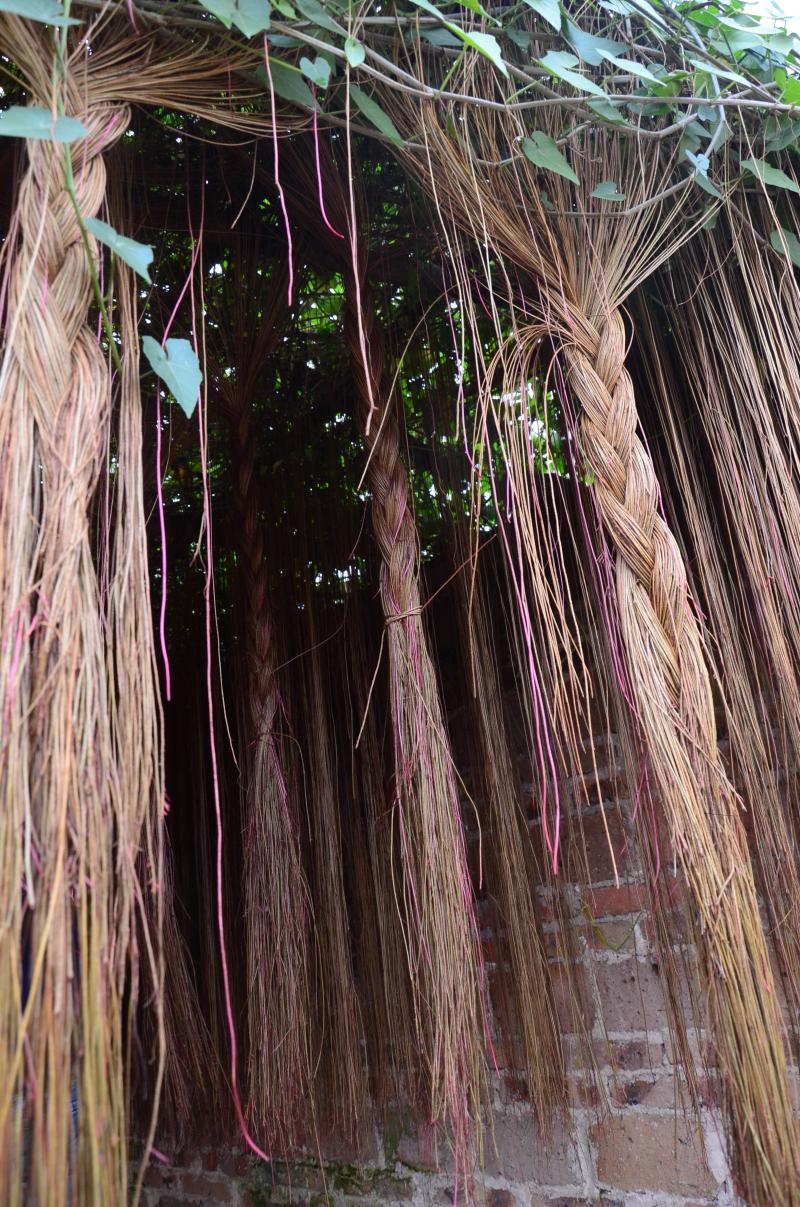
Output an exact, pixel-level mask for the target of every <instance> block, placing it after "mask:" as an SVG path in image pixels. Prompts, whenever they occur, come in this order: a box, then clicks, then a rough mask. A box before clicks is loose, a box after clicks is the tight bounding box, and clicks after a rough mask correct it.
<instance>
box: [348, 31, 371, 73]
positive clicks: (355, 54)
mask: <svg viewBox="0 0 800 1207" xmlns="http://www.w3.org/2000/svg"><path fill="white" fill-rule="evenodd" d="M344 53H345V55H346V56H347V61H348V63H349V64H350V66H351V67H360V66H361V64H362V63H363V62H364V59H365V58H366V57H367V52H366V50H365V49H364V47H363V46H362V45H361V43H360V42H357V41H356V39H355V38H348V39H347V40H346V41H345V44H344Z"/></svg>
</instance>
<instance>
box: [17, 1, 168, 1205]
mask: <svg viewBox="0 0 800 1207" xmlns="http://www.w3.org/2000/svg"><path fill="white" fill-rule="evenodd" d="M2 33H3V35H4V39H3V41H4V49H5V50H6V51H7V52H8V53H11V55H12V57H13V58H14V59H15V61H17V62H18V63H19V64H20V65H21V68H22V70H23V72H24V73H25V77H26V82H27V84H28V87H29V89H30V91H31V96H32V99H34V100H35V101H36V102H37V103H39V104H44V105H46V106H47V107H48V108H50V107H51V106H52V104H53V95H52V77H51V67H52V48H51V44H50V43H49V42H48V41H47V40H46V39H45V36H44V35H43V34H40V32H39V30H38V27H37V29H36V30H32V29H31V27H30V26H29V25H28V24H26V23H25V22H21V21H18V20H16V19H14V18H6V20H5V22H4V24H3V26H2ZM87 61H88V62H89V63H91V60H87ZM87 71H88V74H87V75H86V76H84V77H82V78H81V79H80V80H78V79H76V78H75V77H74V76H73V75H72V74H71V72H70V69H69V66H65V67H64V73H63V76H61V77H60V78H59V84H60V87H61V97H62V98H63V101H64V105H65V108H66V110H67V112H69V113H80V114H81V116H82V119H83V120H84V123H85V125H86V126H87V129H88V133H87V134H86V135H85V136H84V137H82V138H81V139H79V140H77V141H76V142H74V143H73V144H72V145H71V148H70V152H69V154H70V155H71V165H72V171H70V168H69V165H68V163H67V161H66V158H65V157H66V155H67V154H68V153H67V152H66V151H65V148H64V147H63V146H62V145H59V144H57V143H55V142H49V141H32V142H29V143H28V144H27V148H26V151H27V168H26V170H25V174H24V177H23V179H22V182H21V185H20V189H19V193H18V197H17V204H16V213H17V216H18V226H19V238H18V241H17V243H16V245H15V246H14V248H13V250H12V251H11V254H10V259H9V288H8V322H7V336H6V345H5V349H4V360H3V366H2V370H1V371H0V414H2V415H3V429H2V432H3V435H2V442H3V448H4V452H5V453H8V454H9V455H10V463H11V467H12V474H13V481H14V482H15V484H16V486H17V487H19V488H20V493H19V494H18V495H15V494H13V493H10V492H7V491H4V492H3V495H2V515H1V516H0V528H1V529H2V533H3V538H2V539H3V541H4V549H3V552H2V554H1V555H0V564H2V565H3V567H4V570H3V579H2V582H0V600H1V601H2V602H1V606H2V608H3V614H2V618H1V619H0V633H1V634H2V648H3V658H4V665H3V668H2V670H3V673H2V675H0V680H2V682H1V683H0V692H2V699H1V700H0V713H1V714H2V717H3V729H4V733H5V734H6V735H7V736H6V738H5V739H4V751H3V758H2V797H3V800H4V808H3V810H2V815H3V825H2V831H1V832H0V839H1V841H2V854H1V855H0V867H2V884H0V893H1V894H2V901H3V917H4V918H5V919H10V920H11V922H12V927H11V929H10V930H8V931H6V933H5V935H4V938H3V940H2V943H1V944H0V959H2V961H3V966H2V968H0V979H1V980H2V984H3V985H4V986H5V987H7V988H6V991H4V994H3V997H4V998H6V997H8V998H9V999H10V1002H11V1003H12V1005H11V1008H10V1009H9V1008H8V1007H4V1011H5V1018H4V1026H3V1028H2V1032H0V1152H2V1156H3V1166H2V1167H3V1172H4V1188H5V1190H6V1192H7V1195H8V1199H7V1201H9V1202H12V1203H14V1202H19V1201H20V1199H21V1198H22V1197H23V1190H22V1185H23V1182H24V1183H26V1186H25V1191H24V1195H25V1197H26V1201H35V1202H37V1203H40V1204H43V1205H48V1207H50V1205H52V1207H57V1205H58V1207H60V1205H62V1204H66V1203H67V1202H68V1201H77V1202H81V1203H87V1204H90V1203H94V1204H100V1203H102V1204H108V1205H111V1207H113V1205H114V1204H122V1203H125V1202H127V1200H128V1197H129V1195H128V1179H129V1168H128V1150H127V1137H128V1120H127V1087H126V1065H127V1059H126V1043H127V1041H128V1039H129V1036H128V1035H127V1034H126V1026H125V1020H126V1013H127V1011H128V1010H129V1009H130V1008H131V1005H132V1002H131V998H130V992H131V989H133V990H134V992H135V989H136V985H137V981H136V977H135V975H134V976H133V979H132V980H131V979H129V977H130V972H131V961H132V958H133V953H134V952H135V951H136V933H135V932H136V926H137V912H138V911H137V903H139V902H140V899H141V886H140V885H139V884H138V882H137V875H138V871H137V866H136V848H137V846H138V843H139V836H140V831H141V826H142V823H143V812H145V811H146V810H147V808H148V807H150V806H152V804H153V798H152V794H151V791H150V788H151V783H150V782H148V784H147V789H148V790H147V792H146V794H145V797H144V800H143V801H142V800H140V799H131V797H130V795H129V793H128V787H129V782H128V780H127V779H126V775H127V774H128V772H129V771H130V772H131V773H132V774H134V775H136V769H135V768H134V769H123V768H122V767H121V765H120V763H121V760H123V759H124V758H125V754H126V750H127V749H128V747H129V743H130V740H131V730H130V727H131V726H134V727H135V726H137V725H138V724H139V720H140V719H141V718H142V717H144V718H145V725H146V727H147V729H148V730H149V736H148V735H147V734H145V735H143V736H144V737H145V740H147V741H150V740H151V739H152V733H153V726H154V725H157V715H154V713H153V708H154V703H153V698H152V664H151V661H150V657H149V653H150V651H149V649H148V648H146V647H147V640H148V639H147V635H146V630H144V631H143V630H141V629H140V630H139V635H140V636H142V634H143V632H144V636H143V640H144V647H145V648H142V647H141V646H137V645H136V644H135V643H134V644H132V645H131V646H130V647H129V649H128V650H127V653H124V652H123V651H121V650H120V651H118V652H117V653H118V656H120V657H126V656H127V657H128V658H130V660H131V663H132V664H135V667H134V670H133V673H132V676H131V678H132V681H134V682H136V683H139V682H141V683H142V684H143V687H142V688H141V693H142V694H141V696H138V697H137V700H136V701H134V702H133V703H132V706H131V708H129V709H123V710H122V711H120V712H117V711H116V709H115V693H116V691H117V688H118V684H117V682H116V681H115V679H114V678H113V676H112V677H109V675H108V665H109V664H108V663H107V647H106V641H107V632H106V629H105V625H104V607H105V601H104V599H103V598H102V588H101V583H100V582H99V581H98V575H97V569H96V563H95V555H94V550H93V545H92V531H91V527H90V509H91V507H92V503H93V497H94V492H95V489H96V486H97V483H98V480H99V478H100V475H101V472H102V468H103V465H104V464H105V458H106V455H107V449H108V444H109V432H110V423H111V414H112V394H111V376H110V373H109V365H108V363H107V359H106V356H105V354H104V352H103V349H102V347H101V346H100V343H99V341H98V338H97V332H96V330H92V328H91V327H90V326H89V323H88V319H89V308H90V304H91V301H92V297H93V289H92V274H93V272H94V271H95V269H96V259H97V250H96V247H95V245H94V242H93V240H92V239H91V238H90V237H89V238H88V239H85V237H84V234H83V232H82V230H81V226H80V224H79V221H78V218H77V216H76V208H77V210H79V211H80V214H81V215H82V218H83V219H84V220H85V219H88V218H90V217H93V216H95V215H96V214H98V212H99V211H100V208H101V206H102V204H103V201H104V197H105V188H106V171H105V166H104V161H103V153H104V152H105V151H106V150H107V149H108V148H109V147H110V146H112V145H113V144H114V142H115V141H116V140H117V139H118V138H119V137H120V136H121V135H122V133H123V132H124V131H125V130H126V128H127V126H128V122H129V113H128V110H127V108H126V107H125V106H124V105H122V104H119V105H117V106H112V105H108V106H107V105H94V104H92V103H91V102H92V77H91V69H87ZM87 99H88V102H89V104H88V112H87V111H86V110H85V106H86V102H87ZM65 182H66V183H65ZM71 192H72V195H70V193H71ZM87 243H88V246H87ZM4 473H5V469H4ZM26 473H27V475H28V481H27V483H26V482H25V474H26ZM132 520H133V524H134V528H135V527H136V525H137V515H136V509H135V504H134V511H133V513H132ZM138 520H139V521H140V520H141V516H140V515H139V517H138ZM139 537H141V531H139ZM120 554H121V551H120ZM7 557H9V558H10V559H11V560H10V561H8V560H7ZM123 560H124V559H123ZM106 561H107V564H108V563H109V562H110V561H111V559H106ZM120 565H121V563H120V562H119V561H117V562H116V567H117V572H118V571H119V569H120ZM139 585H140V587H141V583H140V584H139ZM116 618H117V619H116V620H115V622H114V637H115V639H122V638H123V634H124V633H125V631H126V625H125V622H124V620H123V618H122V617H121V616H120V614H119V612H118V611H117V613H116ZM140 621H141V616H140V618H139V620H138V621H137V622H136V627H138V625H139V623H140ZM9 656H10V663H9V662H5V659H6V658H8V657H9ZM134 690H135V691H138V690H139V689H138V688H134ZM158 757H159V755H158V751H157V748H156V750H153V748H152V747H151V748H150V752H149V754H148V752H147V750H145V755H144V762H143V764H142V774H143V777H144V778H145V779H146V780H148V781H150V780H151V777H152V776H153V774H154V772H153V760H154V759H155V761H156V762H157V760H158ZM145 767H146V770H145ZM161 803H162V802H161V801H159V802H158V805H157V808H158V810H160V807H161ZM156 817H157V818H158V819H160V812H158V813H157V814H156ZM159 824H160V820H157V821H156V831H155V832H151V840H150V841H149V842H148V857H152V858H154V859H155V862H156V866H155V867H153V866H148V867H146V868H143V869H142V870H144V872H145V874H146V875H147V876H148V877H149V876H154V875H155V876H157V873H158V834H157V827H158V825H159ZM131 844H133V845H132V847H131ZM157 943H158V937H157V936H154V937H153V939H152V942H151V945H150V950H149V952H148V953H147V954H144V955H143V956H142V958H144V959H149V960H150V962H151V971H152V972H153V974H154V979H155V981H156V983H157V981H158V975H159V972H158V967H159V966H158V955H157ZM126 995H127V996H126Z"/></svg>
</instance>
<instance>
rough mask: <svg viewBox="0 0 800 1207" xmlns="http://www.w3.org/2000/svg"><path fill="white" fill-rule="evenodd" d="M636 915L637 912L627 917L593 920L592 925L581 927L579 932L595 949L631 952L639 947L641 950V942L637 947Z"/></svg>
mask: <svg viewBox="0 0 800 1207" xmlns="http://www.w3.org/2000/svg"><path fill="white" fill-rule="evenodd" d="M638 917H639V915H638V914H629V915H628V917H627V918H613V919H608V918H607V919H606V920H605V921H603V922H595V923H594V925H587V926H585V927H581V934H583V935H584V936H585V937H586V941H587V943H589V945H590V946H591V947H593V948H594V949H595V950H596V951H613V952H615V953H616V952H625V953H626V954H628V953H630V954H633V953H634V952H635V951H637V950H639V949H642V950H643V944H641V942H640V943H639V948H638V949H637V936H636V922H637V919H638Z"/></svg>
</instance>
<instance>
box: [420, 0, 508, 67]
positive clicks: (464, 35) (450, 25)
mask: <svg viewBox="0 0 800 1207" xmlns="http://www.w3.org/2000/svg"><path fill="white" fill-rule="evenodd" d="M411 3H412V4H416V6H417V8H421V9H423V10H424V11H425V12H426V13H430V14H431V15H432V16H434V17H437V18H438V19H439V20H440V21H441V23H442V25H444V26H445V28H447V29H449V30H450V32H451V33H453V34H455V35H456V37H457V38H460V39H461V41H462V42H463V43H464V45H465V46H469V47H470V49H472V50H477V52H478V54H482V55H483V56H484V57H485V58H487V59H489V61H490V62H491V63H493V64H494V66H495V67H496V68H497V70H498V71H500V72H502V74H503V75H505V76H507V75H508V68H507V67H506V65H505V63H504V62H503V55H502V51H501V50H500V43H499V42H498V41H497V38H496V37H495V36H494V34H484V33H477V32H475V31H473V30H468V29H462V28H461V26H460V25H456V24H455V23H454V22H453V21H449V20H448V19H447V18H446V17H445V16H444V15H443V14H442V13H440V12H439V10H438V8H436V7H435V6H434V5H433V4H431V2H430V0H411Z"/></svg>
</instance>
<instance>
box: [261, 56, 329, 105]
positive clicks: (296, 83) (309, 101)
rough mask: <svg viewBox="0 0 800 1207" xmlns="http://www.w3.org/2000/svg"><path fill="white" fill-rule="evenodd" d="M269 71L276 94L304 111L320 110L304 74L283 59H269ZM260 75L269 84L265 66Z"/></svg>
mask: <svg viewBox="0 0 800 1207" xmlns="http://www.w3.org/2000/svg"><path fill="white" fill-rule="evenodd" d="M269 70H270V75H271V76H272V87H273V89H274V90H275V94H276V95H277V96H280V97H282V98H283V100H285V101H290V102H291V103H292V104H293V105H299V106H300V107H301V108H302V109H317V110H318V109H319V105H318V104H317V101H316V98H315V96H314V93H313V92H312V91H311V89H310V88H309V86H308V84H307V83H306V82H305V80H304V79H303V75H302V72H301V71H300V70H299V68H297V67H293V66H292V65H291V64H289V63H284V62H283V61H282V59H273V57H272V55H270V57H269ZM258 75H259V76H260V77H261V79H263V80H264V82H265V83H266V82H267V73H266V71H265V69H264V67H263V66H261V67H259V69H258Z"/></svg>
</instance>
